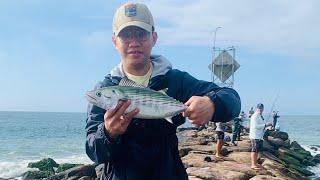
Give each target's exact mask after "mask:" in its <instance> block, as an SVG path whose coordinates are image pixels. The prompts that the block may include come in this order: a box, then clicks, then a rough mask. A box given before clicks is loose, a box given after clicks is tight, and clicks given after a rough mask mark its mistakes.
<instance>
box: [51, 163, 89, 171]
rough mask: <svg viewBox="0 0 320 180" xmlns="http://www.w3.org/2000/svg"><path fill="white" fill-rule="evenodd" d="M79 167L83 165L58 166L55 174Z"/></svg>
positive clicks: (65, 164) (64, 164) (68, 164)
mask: <svg viewBox="0 0 320 180" xmlns="http://www.w3.org/2000/svg"><path fill="white" fill-rule="evenodd" d="M81 165H83V164H70V163H63V164H59V166H58V169H57V171H56V173H59V172H62V171H65V170H67V169H71V168H73V167H76V166H81Z"/></svg>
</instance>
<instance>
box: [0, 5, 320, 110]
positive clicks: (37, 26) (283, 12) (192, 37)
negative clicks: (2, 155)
mask: <svg viewBox="0 0 320 180" xmlns="http://www.w3.org/2000/svg"><path fill="white" fill-rule="evenodd" d="M123 2H125V1H115V0H114V1H110V0H108V1H106V0H103V1H102V0H101V1H95V0H92V1H88V0H86V1H85V0H73V1H67V0H56V1H42V0H28V1H18V0H2V1H0V24H1V29H0V86H1V87H0V111H12V110H13V111H55V112H56V111H63V112H65V111H66V112H85V111H86V101H85V100H84V98H83V96H84V93H85V91H87V90H90V89H92V88H93V86H94V85H95V83H96V82H98V81H101V80H103V77H104V76H105V75H106V74H107V73H108V72H109V71H110V70H111V68H112V67H113V66H115V65H117V64H118V63H119V56H118V54H117V51H116V50H115V49H114V47H113V46H112V44H111V27H112V17H113V13H114V11H115V10H116V8H117V7H118V6H120V5H121V4H122V3H123ZM140 2H141V1H140ZM142 2H144V3H146V4H147V5H148V6H149V8H150V10H151V11H152V13H153V16H154V20H155V26H156V27H155V28H156V31H157V32H158V36H159V39H158V42H157V45H156V46H155V48H154V50H153V53H154V54H161V55H163V56H165V57H166V58H167V59H169V60H170V61H171V62H172V64H173V67H174V68H178V69H180V70H184V71H187V72H189V73H190V74H192V75H193V76H195V77H196V78H198V79H203V80H208V81H210V80H211V77H210V76H211V73H210V71H209V69H208V68H207V66H208V64H209V63H210V62H211V61H212V46H213V39H214V30H215V29H216V27H219V26H220V27H222V28H220V29H219V30H218V31H217V34H216V46H217V47H219V48H221V49H224V48H228V47H230V46H234V47H235V49H236V58H235V59H236V61H238V62H239V64H240V65H241V67H240V68H239V69H238V71H237V72H236V73H235V86H234V88H235V89H236V90H237V91H238V92H239V94H240V96H241V100H242V107H243V110H244V111H248V110H249V108H250V107H252V106H255V105H256V104H257V103H259V102H262V103H264V104H265V106H266V113H267V114H268V113H269V112H270V110H271V106H272V104H273V103H274V101H275V107H274V108H275V109H276V110H279V111H280V114H292V115H309V114H311V115H320V96H319V95H318V93H319V92H320V73H319V68H320V60H319V55H320V36H319V35H318V34H319V32H320V11H319V7H320V1H316V0H314V1H311V0H306V1H296V0H290V1H289V0H287V1H286V0H282V1H276V0H270V1H253V0H252V1H250V0H247V1H212V0H202V1H201V0H199V1H188V0H187V1H185V0H183V1H182V0H178V1H174V2H173V1H169V0H167V1H161V0H157V1H142ZM277 95H278V98H277V100H275V99H276V96H277Z"/></svg>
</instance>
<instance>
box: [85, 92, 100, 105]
mask: <svg viewBox="0 0 320 180" xmlns="http://www.w3.org/2000/svg"><path fill="white" fill-rule="evenodd" d="M85 97H86V99H87V100H88V101H89V102H91V103H92V102H95V103H96V102H98V100H97V99H96V98H95V97H93V96H92V95H90V94H89V93H87V94H86V95H85Z"/></svg>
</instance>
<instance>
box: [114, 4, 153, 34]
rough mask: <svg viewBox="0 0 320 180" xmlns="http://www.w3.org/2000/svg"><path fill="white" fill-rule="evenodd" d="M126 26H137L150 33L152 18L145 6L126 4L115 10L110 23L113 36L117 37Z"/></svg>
mask: <svg viewBox="0 0 320 180" xmlns="http://www.w3.org/2000/svg"><path fill="white" fill-rule="evenodd" d="M128 26H138V27H140V28H142V29H145V30H146V31H149V32H152V30H153V27H154V23H153V17H152V14H151V12H150V10H149V9H148V7H147V6H146V5H144V4H140V3H126V4H123V5H122V6H120V7H119V8H118V9H117V11H116V12H115V14H114V17H113V23H112V31H113V33H114V35H115V36H117V35H118V34H119V32H120V31H121V30H122V29H124V28H125V27H128Z"/></svg>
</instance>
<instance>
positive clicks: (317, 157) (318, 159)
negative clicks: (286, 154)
mask: <svg viewBox="0 0 320 180" xmlns="http://www.w3.org/2000/svg"><path fill="white" fill-rule="evenodd" d="M311 161H312V162H313V163H315V164H319V163H320V154H317V155H315V156H314V157H313V158H312V160H311Z"/></svg>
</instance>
